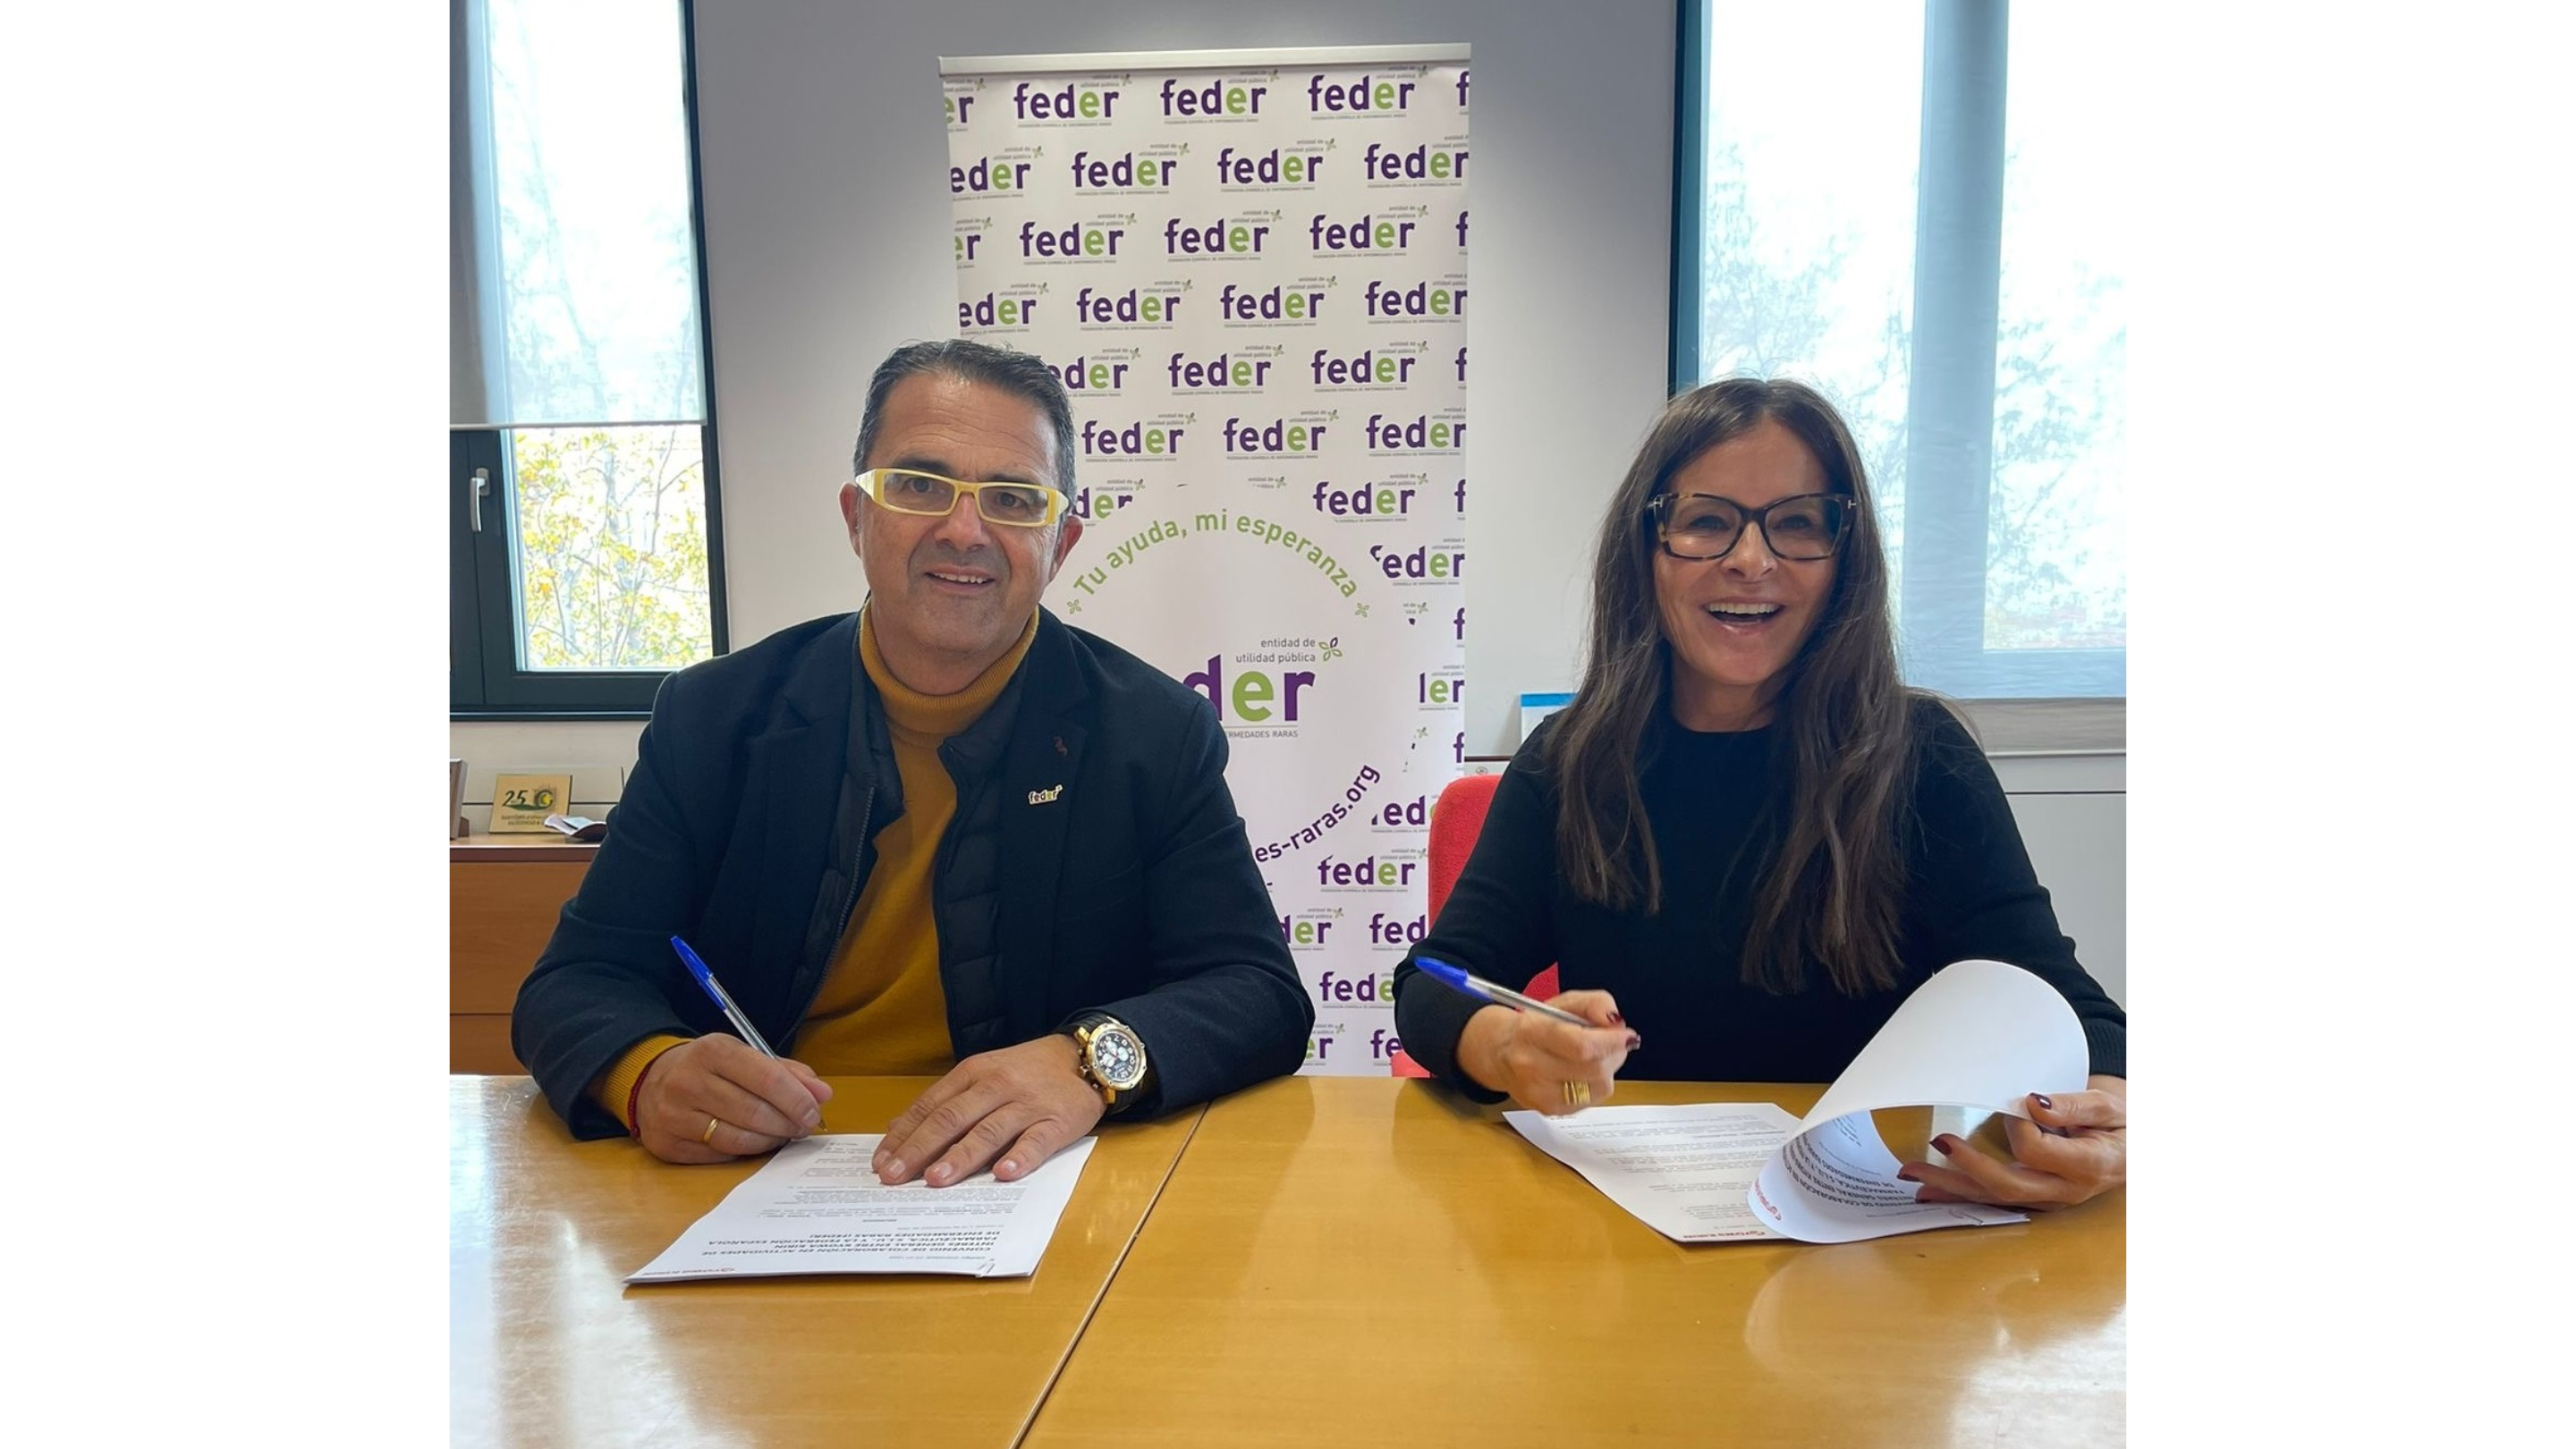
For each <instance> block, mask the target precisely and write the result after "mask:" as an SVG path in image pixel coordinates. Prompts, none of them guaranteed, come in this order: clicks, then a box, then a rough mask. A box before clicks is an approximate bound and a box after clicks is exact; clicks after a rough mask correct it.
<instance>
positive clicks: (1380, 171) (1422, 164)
mask: <svg viewBox="0 0 2576 1449" xmlns="http://www.w3.org/2000/svg"><path fill="white" fill-rule="evenodd" d="M1360 169H1361V170H1362V171H1364V172H1366V173H1367V174H1368V179H1369V184H1370V185H1371V186H1402V185H1411V184H1413V183H1416V182H1426V181H1429V182H1450V181H1464V180H1466V179H1467V148H1466V147H1464V146H1458V147H1455V148H1454V149H1452V148H1451V147H1450V146H1447V145H1441V146H1434V145H1432V144H1431V143H1430V142H1428V141H1425V142H1424V143H1422V144H1421V145H1419V146H1416V147H1414V148H1413V149H1412V150H1410V151H1398V150H1396V149H1394V148H1393V147H1390V146H1381V145H1379V144H1378V143H1377V142H1375V141H1371V142H1370V143H1369V148H1368V152H1367V154H1366V155H1363V156H1362V157H1360Z"/></svg>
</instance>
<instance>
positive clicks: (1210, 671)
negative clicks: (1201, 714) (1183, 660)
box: [1181, 654, 1315, 724]
mask: <svg viewBox="0 0 2576 1449" xmlns="http://www.w3.org/2000/svg"><path fill="white" fill-rule="evenodd" d="M1181 683H1182V684H1183V685H1185V686H1187V687H1189V688H1191V689H1195V690H1197V691H1198V692H1199V695H1200V697H1202V698H1204V699H1205V700H1206V701H1207V702H1208V704H1209V705H1210V706H1211V707H1213V708H1214V709H1215V710H1216V717H1217V718H1218V719H1219V720H1230V719H1239V720H1246V721H1249V722H1251V723H1254V724H1261V723H1264V722H1266V721H1268V720H1270V719H1272V718H1273V717H1274V716H1275V717H1276V718H1278V719H1279V720H1280V721H1281V722H1283V723H1287V724H1294V723H1296V721H1297V718H1298V714H1299V712H1300V711H1301V710H1302V709H1304V708H1305V701H1304V695H1305V692H1306V691H1307V690H1309V689H1312V688H1314V687H1315V671H1313V670H1311V669H1289V670H1283V671H1280V672H1279V673H1278V674H1276V675H1274V674H1272V673H1270V672H1268V671H1266V670H1260V669H1242V668H1237V669H1236V670H1235V672H1234V675H1233V677H1232V678H1231V679H1229V678H1228V677H1227V676H1226V666H1225V656H1224V655H1222V654H1211V655H1209V656H1208V662H1207V668H1205V669H1201V670H1195V671H1193V672H1191V673H1189V674H1185V675H1182V676H1181ZM1229 706H1230V707H1231V713H1229V712H1228V711H1229Z"/></svg>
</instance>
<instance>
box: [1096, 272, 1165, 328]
mask: <svg viewBox="0 0 2576 1449" xmlns="http://www.w3.org/2000/svg"><path fill="white" fill-rule="evenodd" d="M1183 290H1185V289H1184V288H1183V287H1182V286H1181V285H1180V284H1178V283H1176V282H1166V283H1163V284H1162V285H1160V286H1144V287H1129V288H1128V289H1127V290H1126V291H1124V292H1102V291H1096V290H1094V289H1092V288H1090V287H1085V288H1083V289H1082V290H1081V291H1080V292H1078V293H1076V294H1075V296H1074V299H1073V315H1074V317H1075V319H1076V321H1077V322H1078V324H1079V325H1081V326H1084V327H1169V326H1171V325H1172V323H1173V322H1174V321H1175V320H1177V319H1178V318H1179V317H1180V315H1181V301H1182V298H1181V293H1182V291H1183Z"/></svg>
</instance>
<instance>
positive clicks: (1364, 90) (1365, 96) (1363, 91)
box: [1306, 71, 1419, 115]
mask: <svg viewBox="0 0 2576 1449" xmlns="http://www.w3.org/2000/svg"><path fill="white" fill-rule="evenodd" d="M1418 88H1419V87H1418V85H1417V84H1416V83H1415V82H1413V81H1409V80H1395V79H1386V80H1379V79H1377V78H1375V77H1373V76H1366V75H1363V76H1360V77H1359V78H1358V79H1356V80H1348V81H1342V80H1335V79H1334V78H1333V77H1331V76H1328V75H1325V74H1323V73H1322V72H1320V71H1318V72H1316V73H1315V74H1313V75H1311V76H1308V77H1307V78H1306V112H1307V114H1309V115H1329V114H1335V113H1340V112H1353V113H1363V112H1380V113H1401V112H1404V111H1407V110H1410V109H1412V107H1413V93H1414V91H1415V90H1416V89H1418Z"/></svg>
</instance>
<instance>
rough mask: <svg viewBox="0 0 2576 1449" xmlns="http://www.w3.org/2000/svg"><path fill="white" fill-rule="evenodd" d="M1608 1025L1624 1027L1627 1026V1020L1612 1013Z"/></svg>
mask: <svg viewBox="0 0 2576 1449" xmlns="http://www.w3.org/2000/svg"><path fill="white" fill-rule="evenodd" d="M1610 1024H1611V1025H1612V1026H1626V1025H1627V1024H1628V1018H1626V1017H1624V1016H1621V1015H1620V1014H1619V1013H1617V1012H1615V1011H1614V1012H1612V1013H1610Z"/></svg>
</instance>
